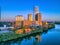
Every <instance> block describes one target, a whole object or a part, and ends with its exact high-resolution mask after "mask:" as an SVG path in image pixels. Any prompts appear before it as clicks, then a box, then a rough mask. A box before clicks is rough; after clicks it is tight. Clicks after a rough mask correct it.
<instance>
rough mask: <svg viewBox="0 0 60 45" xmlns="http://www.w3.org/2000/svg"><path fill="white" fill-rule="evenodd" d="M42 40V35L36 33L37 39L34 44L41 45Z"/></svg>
mask: <svg viewBox="0 0 60 45" xmlns="http://www.w3.org/2000/svg"><path fill="white" fill-rule="evenodd" d="M40 42H41V35H36V36H35V40H34V41H33V45H39V43H40Z"/></svg>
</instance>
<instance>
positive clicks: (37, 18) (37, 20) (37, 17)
mask: <svg viewBox="0 0 60 45" xmlns="http://www.w3.org/2000/svg"><path fill="white" fill-rule="evenodd" d="M35 23H36V24H37V25H39V26H42V15H41V13H37V14H36V15H35Z"/></svg>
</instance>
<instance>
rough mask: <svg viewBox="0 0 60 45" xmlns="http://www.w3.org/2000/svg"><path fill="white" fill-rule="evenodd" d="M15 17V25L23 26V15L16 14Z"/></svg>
mask: <svg viewBox="0 0 60 45" xmlns="http://www.w3.org/2000/svg"><path fill="white" fill-rule="evenodd" d="M15 18H16V19H15V20H16V27H19V28H21V27H23V26H24V17H23V16H22V15H18V16H16V17H15Z"/></svg>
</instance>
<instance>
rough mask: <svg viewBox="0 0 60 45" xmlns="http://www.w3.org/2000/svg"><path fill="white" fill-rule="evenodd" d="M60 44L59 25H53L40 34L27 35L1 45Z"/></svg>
mask: <svg viewBox="0 0 60 45" xmlns="http://www.w3.org/2000/svg"><path fill="white" fill-rule="evenodd" d="M3 44H4V45H60V25H57V24H56V25H55V28H53V29H49V30H48V31H47V32H44V33H42V34H41V35H39V34H36V35H35V36H29V37H26V38H22V39H17V40H14V41H9V42H4V43H1V45H3Z"/></svg>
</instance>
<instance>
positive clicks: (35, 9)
mask: <svg viewBox="0 0 60 45" xmlns="http://www.w3.org/2000/svg"><path fill="white" fill-rule="evenodd" d="M37 13H39V8H38V6H35V7H34V16H33V18H34V21H35V15H36V14H37Z"/></svg>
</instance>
